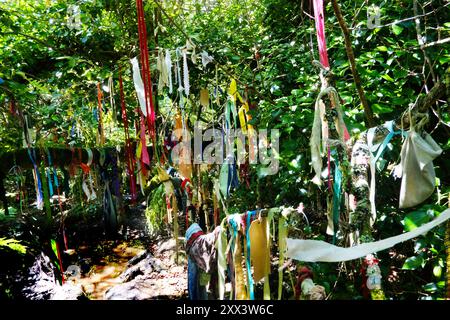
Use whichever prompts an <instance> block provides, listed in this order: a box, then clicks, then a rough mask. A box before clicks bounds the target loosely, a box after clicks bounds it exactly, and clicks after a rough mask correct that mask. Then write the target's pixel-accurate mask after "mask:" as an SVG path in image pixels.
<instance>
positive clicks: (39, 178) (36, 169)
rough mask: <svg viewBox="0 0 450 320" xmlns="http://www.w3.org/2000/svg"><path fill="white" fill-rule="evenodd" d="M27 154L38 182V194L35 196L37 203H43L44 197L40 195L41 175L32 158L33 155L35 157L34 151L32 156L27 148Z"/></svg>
mask: <svg viewBox="0 0 450 320" xmlns="http://www.w3.org/2000/svg"><path fill="white" fill-rule="evenodd" d="M27 152H28V156H29V157H30V160H31V163H32V164H33V168H34V171H35V173H36V179H37V182H38V194H37V196H38V202H43V201H44V195H43V193H42V183H41V175H40V174H39V170H38V167H37V165H36V162H35V160H34V158H33V155H34V157H36V151H35V150H34V149H33V154H31V151H30V148H28V149H27Z"/></svg>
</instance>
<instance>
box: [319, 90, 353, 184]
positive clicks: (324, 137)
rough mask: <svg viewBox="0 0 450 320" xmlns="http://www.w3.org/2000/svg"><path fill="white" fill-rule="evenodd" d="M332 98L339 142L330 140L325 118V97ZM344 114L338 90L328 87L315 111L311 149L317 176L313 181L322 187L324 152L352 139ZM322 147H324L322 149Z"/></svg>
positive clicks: (323, 91)
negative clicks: (331, 145)
mask: <svg viewBox="0 0 450 320" xmlns="http://www.w3.org/2000/svg"><path fill="white" fill-rule="evenodd" d="M330 94H331V97H332V104H333V105H334V107H335V109H336V111H337V117H336V118H335V126H336V130H337V132H338V135H339V140H337V141H336V140H330V139H329V138H328V136H329V135H328V123H327V121H326V117H325V104H324V103H323V101H322V97H323V96H324V95H330ZM343 115H344V113H343V111H342V108H341V104H340V102H339V97H338V93H337V91H336V89H334V88H333V87H327V88H325V89H323V90H322V91H321V92H320V93H319V95H318V96H317V99H316V103H315V111H314V122H313V127H312V133H311V140H310V147H311V161H312V164H313V169H314V172H315V174H316V175H315V176H314V178H313V179H312V181H313V182H314V183H315V184H317V185H319V186H320V185H321V184H322V181H321V179H320V176H321V173H322V155H321V153H322V151H323V150H328V149H329V147H330V144H334V145H336V144H341V145H342V144H344V141H347V140H348V139H350V136H349V134H348V131H347V128H346V126H345V123H344V117H343ZM321 145H322V147H321Z"/></svg>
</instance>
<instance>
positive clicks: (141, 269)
mask: <svg viewBox="0 0 450 320" xmlns="http://www.w3.org/2000/svg"><path fill="white" fill-rule="evenodd" d="M136 257H139V259H135V260H134V261H133V264H135V265H133V266H132V267H130V268H128V269H126V270H125V271H124V272H123V273H122V274H121V275H120V279H121V280H122V282H129V281H131V280H133V279H134V278H136V277H137V276H139V275H143V274H148V273H150V272H152V271H153V269H154V266H155V265H157V262H158V260H157V259H155V258H153V257H152V256H151V254H150V253H149V252H147V253H146V254H142V253H140V254H138V255H137V256H136ZM136 257H134V258H136ZM134 258H132V259H131V260H130V261H132V260H133V259H134ZM137 261H139V262H137ZM128 264H130V263H129V262H128Z"/></svg>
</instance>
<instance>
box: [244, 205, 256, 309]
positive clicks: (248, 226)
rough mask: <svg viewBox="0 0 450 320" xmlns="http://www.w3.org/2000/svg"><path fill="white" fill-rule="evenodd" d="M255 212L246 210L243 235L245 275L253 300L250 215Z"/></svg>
mask: <svg viewBox="0 0 450 320" xmlns="http://www.w3.org/2000/svg"><path fill="white" fill-rule="evenodd" d="M255 214H256V211H248V212H247V223H246V226H245V237H246V239H247V259H246V263H247V277H248V287H249V293H250V300H255V292H254V288H253V277H252V269H251V264H250V223H251V217H252V216H253V215H255Z"/></svg>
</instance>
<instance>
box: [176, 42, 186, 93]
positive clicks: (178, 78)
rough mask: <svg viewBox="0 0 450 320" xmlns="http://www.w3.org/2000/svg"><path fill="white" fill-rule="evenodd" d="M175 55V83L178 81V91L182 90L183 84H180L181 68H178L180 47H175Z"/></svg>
mask: <svg viewBox="0 0 450 320" xmlns="http://www.w3.org/2000/svg"><path fill="white" fill-rule="evenodd" d="M175 53H176V56H177V60H176V66H177V73H176V75H177V83H178V91H180V92H182V91H183V90H184V88H183V85H182V84H181V83H182V81H181V70H180V69H181V68H180V59H181V57H180V56H181V51H180V48H177V50H176V51H175Z"/></svg>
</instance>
